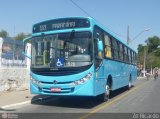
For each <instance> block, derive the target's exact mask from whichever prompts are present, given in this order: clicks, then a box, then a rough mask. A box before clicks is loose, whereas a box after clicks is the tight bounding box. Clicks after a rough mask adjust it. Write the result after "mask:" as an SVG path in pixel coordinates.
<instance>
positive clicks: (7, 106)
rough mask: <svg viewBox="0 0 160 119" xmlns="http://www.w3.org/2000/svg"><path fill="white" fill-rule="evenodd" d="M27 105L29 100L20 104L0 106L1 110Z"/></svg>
mask: <svg viewBox="0 0 160 119" xmlns="http://www.w3.org/2000/svg"><path fill="white" fill-rule="evenodd" d="M29 103H31V101H30V100H29V101H25V102H20V103H15V104H10V105H5V106H2V107H1V108H9V107H14V106H20V105H25V104H29Z"/></svg>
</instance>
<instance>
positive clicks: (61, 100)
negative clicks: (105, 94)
mask: <svg viewBox="0 0 160 119" xmlns="http://www.w3.org/2000/svg"><path fill="white" fill-rule="evenodd" d="M126 91H128V89H127V88H126V87H124V88H120V89H118V90H116V91H113V92H111V95H110V100H112V99H113V98H115V97H117V96H118V95H120V94H122V93H124V92H126ZM43 98H44V96H43V95H37V96H34V97H33V98H32V100H31V104H33V105H45V106H53V107H54V106H55V107H65V108H80V109H91V108H94V107H96V106H98V105H100V104H102V103H103V102H100V101H99V100H97V98H95V97H94V98H93V97H78V96H63V97H57V96H48V98H45V99H43Z"/></svg>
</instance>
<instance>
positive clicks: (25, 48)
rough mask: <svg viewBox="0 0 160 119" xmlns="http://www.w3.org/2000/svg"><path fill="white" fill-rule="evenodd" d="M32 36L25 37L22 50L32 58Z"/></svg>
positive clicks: (26, 55)
mask: <svg viewBox="0 0 160 119" xmlns="http://www.w3.org/2000/svg"><path fill="white" fill-rule="evenodd" d="M31 38H32V37H27V38H25V39H23V52H22V54H23V55H24V56H25V57H27V58H29V59H31V53H30V51H31V43H30V41H31Z"/></svg>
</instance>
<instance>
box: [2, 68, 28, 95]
mask: <svg viewBox="0 0 160 119" xmlns="http://www.w3.org/2000/svg"><path fill="white" fill-rule="evenodd" d="M29 80H30V75H29V70H28V69H27V68H0V92H2V91H12V90H19V89H29Z"/></svg>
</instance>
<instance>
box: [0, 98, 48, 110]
mask: <svg viewBox="0 0 160 119" xmlns="http://www.w3.org/2000/svg"><path fill="white" fill-rule="evenodd" d="M50 97H51V96H49V97H45V98H38V99H35V100H32V102H36V101H39V100H45V99H49V98H50ZM29 103H31V100H28V101H25V102H20V103H15V104H10V105H5V106H1V107H0V108H3V109H4V108H10V107H15V106H20V105H25V104H29Z"/></svg>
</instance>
